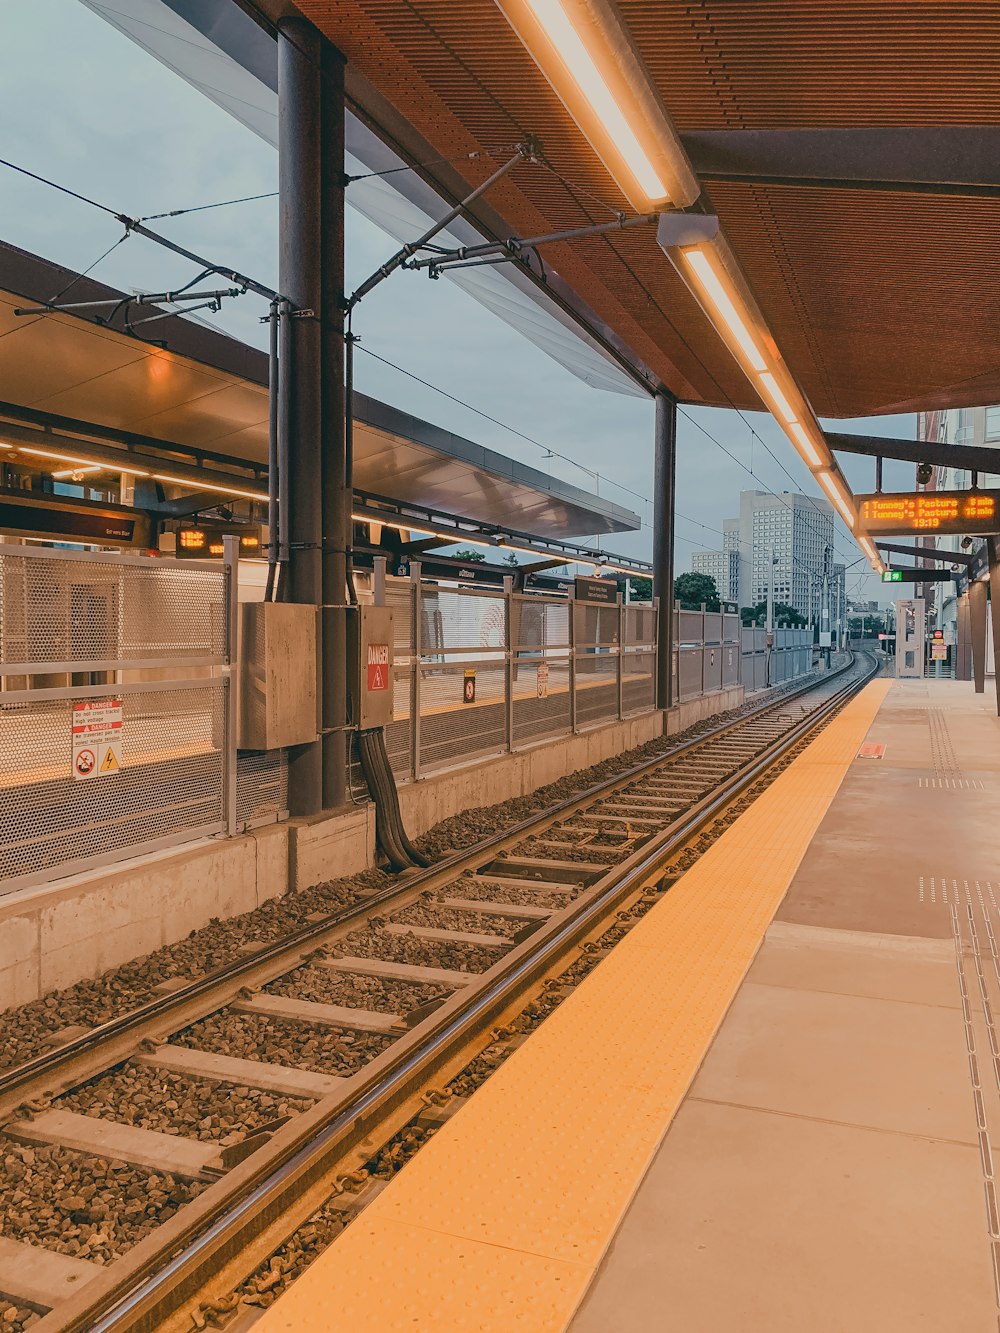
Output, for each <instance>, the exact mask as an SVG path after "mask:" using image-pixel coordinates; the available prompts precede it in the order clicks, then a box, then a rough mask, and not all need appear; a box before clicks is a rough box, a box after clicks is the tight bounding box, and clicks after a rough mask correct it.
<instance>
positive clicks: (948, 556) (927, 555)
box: [874, 537, 972, 565]
mask: <svg viewBox="0 0 1000 1333" xmlns="http://www.w3.org/2000/svg"><path fill="white" fill-rule="evenodd" d="M874 541H875V545H876V546H877V547H878V548H879V549H880V550H882V551H891V552H892V554H893V555H915V556H917V557H919V558H920V559H921V560H936V561H937V562H938V564H941V565H971V564H972V556H971V555H966V554H965V552H964V551H945V553H944V554H943V555H935V554H934V552H935V550H936V549H937V548H936V547H927V546H897V545H896V543H895V542H883V541H880V540H879V539H878V537H876V538H874Z"/></svg>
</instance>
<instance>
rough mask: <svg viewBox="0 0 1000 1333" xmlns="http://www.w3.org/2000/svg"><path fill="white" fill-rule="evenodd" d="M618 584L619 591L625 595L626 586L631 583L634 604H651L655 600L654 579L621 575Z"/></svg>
mask: <svg viewBox="0 0 1000 1333" xmlns="http://www.w3.org/2000/svg"><path fill="white" fill-rule="evenodd" d="M617 582H618V587H619V590H620V591H621V593H622V594H623V595H624V592H625V584H626V583H630V584H631V585H632V593H631V597H632V601H633V602H651V601H652V600H653V580H652V579H644V578H640V577H637V576H636V575H634V574H621V575H619V577H618V580H617Z"/></svg>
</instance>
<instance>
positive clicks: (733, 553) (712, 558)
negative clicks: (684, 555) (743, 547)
mask: <svg viewBox="0 0 1000 1333" xmlns="http://www.w3.org/2000/svg"><path fill="white" fill-rule="evenodd" d="M691 569H692V571H693V572H694V573H695V574H707V575H708V576H709V577H710V578H713V579H714V580H715V586H716V588H717V589H718V592H719V596H720V597H721V598H722V599H723V600H724V601H729V602H737V601H739V596H740V553H739V551H738V550H737V549H736V548H735V547H734V548H733V549H732V550H723V551H695V553H694V554H693V555H692V557H691Z"/></svg>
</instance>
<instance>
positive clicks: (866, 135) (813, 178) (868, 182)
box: [681, 125, 1000, 197]
mask: <svg viewBox="0 0 1000 1333" xmlns="http://www.w3.org/2000/svg"><path fill="white" fill-rule="evenodd" d="M681 141H682V142H683V144H684V147H685V148H686V150H687V152H688V156H689V157H690V158H691V163H692V166H693V167H694V169H695V171H696V172H697V173H698V175H699V176H700V177H701V178H702V180H703V181H705V182H706V183H708V184H710V183H711V182H712V181H738V182H739V181H745V182H748V183H757V184H762V185H796V186H806V187H810V186H811V187H814V188H822V189H847V190H887V191H890V192H892V193H894V194H900V193H902V194H944V195H959V196H969V197H996V196H1000V128H998V127H996V126H994V125H938V126H933V125H931V126H920V127H919V128H907V127H895V126H892V127H870V128H869V127H866V128H858V129H795V130H699V131H696V132H693V133H689V134H683V135H681Z"/></svg>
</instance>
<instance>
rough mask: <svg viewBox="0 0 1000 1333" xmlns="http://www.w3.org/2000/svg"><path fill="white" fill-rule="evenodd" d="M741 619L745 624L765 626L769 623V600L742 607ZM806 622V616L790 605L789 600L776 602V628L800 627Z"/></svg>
mask: <svg viewBox="0 0 1000 1333" xmlns="http://www.w3.org/2000/svg"><path fill="white" fill-rule="evenodd" d="M740 619H741V620H742V621H743V624H744V625H759V626H761V627H763V626H764V625H766V624H767V602H758V603H757V605H756V606H744V607H742V608H741V610H740ZM805 623H806V618H805V616H804V615H801V614H800V613H799V612H798V611H796V609H795V607H794V606H789V605H788V604H787V602H775V604H774V626H775V628H776V629H800V628H802V627H803V626H804V625H805Z"/></svg>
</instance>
